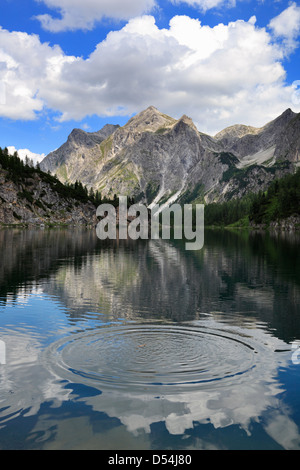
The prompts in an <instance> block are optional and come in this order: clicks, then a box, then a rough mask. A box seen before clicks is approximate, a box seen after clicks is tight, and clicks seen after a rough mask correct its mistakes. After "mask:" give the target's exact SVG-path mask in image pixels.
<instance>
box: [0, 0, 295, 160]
mask: <svg viewBox="0 0 300 470" xmlns="http://www.w3.org/2000/svg"><path fill="white" fill-rule="evenodd" d="M0 4H1V15H0V146H1V147H5V146H8V147H10V146H11V147H14V148H15V149H17V150H19V149H29V150H30V151H31V152H33V153H35V154H37V156H36V158H40V157H39V155H43V154H44V155H46V154H47V153H49V152H50V151H51V150H54V149H55V148H57V147H59V146H60V145H61V144H62V143H63V142H65V141H66V139H67V136H68V134H69V133H70V132H71V130H72V129H73V128H74V127H79V128H82V129H85V130H87V131H88V132H93V131H96V130H99V129H101V128H102V127H103V125H105V124H106V123H113V124H116V123H118V124H121V125H122V124H124V123H125V122H126V121H127V120H128V119H129V117H130V116H132V115H133V114H135V113H137V112H139V111H141V110H142V109H145V108H146V107H148V106H150V105H154V106H156V107H157V108H158V109H159V110H160V111H162V112H164V113H167V114H169V115H171V116H173V117H175V118H180V117H181V116H182V115H183V114H187V115H188V116H190V117H191V118H192V119H193V120H194V122H195V124H196V125H197V127H198V129H199V130H200V131H202V132H207V133H209V134H211V135H213V134H214V133H216V132H218V131H220V130H221V129H223V128H224V127H226V126H229V125H232V124H236V123H243V124H249V125H254V126H261V125H263V124H265V123H266V122H268V121H269V120H271V119H273V118H275V117H276V116H278V115H279V114H281V113H282V112H283V111H284V110H285V109H287V108H292V109H293V110H294V111H295V112H300V97H299V90H300V82H298V81H299V80H300V67H299V64H300V61H299V60H300V46H299V37H300V5H299V2H295V1H286V0H277V1H276V0H275V1H274V0H273V1H271V0H259V1H253V0H235V1H234V0H85V2H82V1H79V0H26V1H24V0H0Z"/></svg>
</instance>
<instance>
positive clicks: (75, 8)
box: [37, 0, 156, 32]
mask: <svg viewBox="0 0 300 470" xmlns="http://www.w3.org/2000/svg"><path fill="white" fill-rule="evenodd" d="M37 1H40V2H43V3H45V4H46V5H47V6H48V7H49V8H51V9H54V10H56V11H58V12H59V14H60V18H56V17H53V16H51V15H49V14H44V15H38V16H37V19H38V20H39V21H40V22H41V24H42V26H43V27H44V28H45V29H47V30H49V31H52V32H59V31H65V30H77V29H92V28H93V27H94V25H95V23H96V22H97V21H100V20H102V19H103V18H111V19H117V20H128V19H129V18H132V17H134V16H139V15H141V14H144V13H149V12H150V11H151V10H152V9H153V8H154V7H155V6H156V2H155V0H85V1H84V2H83V1H82V0H37Z"/></svg>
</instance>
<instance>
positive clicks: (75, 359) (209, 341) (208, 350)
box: [45, 323, 258, 393]
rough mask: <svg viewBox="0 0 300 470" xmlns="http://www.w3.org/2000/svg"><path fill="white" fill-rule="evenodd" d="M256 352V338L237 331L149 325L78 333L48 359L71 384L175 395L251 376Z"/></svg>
mask: <svg viewBox="0 0 300 470" xmlns="http://www.w3.org/2000/svg"><path fill="white" fill-rule="evenodd" d="M257 352H258V349H257V345H256V344H255V343H254V342H253V339H252V338H251V337H250V336H249V337H247V336H245V335H242V334H240V333H238V332H236V331H233V332H230V331H222V330H217V329H213V328H205V327H195V326H187V325H161V324H151V323H150V324H125V325H117V326H116V325H110V326H106V327H102V328H97V329H95V330H91V331H85V332H81V333H77V334H74V335H72V336H69V337H67V338H63V339H61V340H59V341H58V342H55V343H53V344H52V345H51V346H50V347H49V348H48V349H47V351H46V356H45V358H46V363H47V365H48V367H50V368H51V369H52V371H53V372H54V373H55V375H58V376H60V377H62V378H65V379H69V380H71V381H78V380H79V381H82V382H84V383H86V384H88V385H93V386H95V385H96V386H98V387H99V388H103V387H113V388H114V389H116V388H117V389H127V390H131V391H133V390H135V389H139V390H140V389H143V390H145V389H148V390H149V389H151V390H152V389H155V388H157V387H162V386H163V387H165V388H166V387H169V388H170V389H172V393H174V392H181V391H183V390H185V391H186V390H187V387H198V388H199V387H201V386H203V387H204V386H206V385H207V384H212V383H214V387H217V386H218V384H217V383H218V382H219V383H220V384H224V382H227V385H228V382H230V384H232V382H233V381H234V380H238V378H241V377H242V376H251V371H252V370H253V369H254V368H255V367H256V357H257V356H256V354H257Z"/></svg>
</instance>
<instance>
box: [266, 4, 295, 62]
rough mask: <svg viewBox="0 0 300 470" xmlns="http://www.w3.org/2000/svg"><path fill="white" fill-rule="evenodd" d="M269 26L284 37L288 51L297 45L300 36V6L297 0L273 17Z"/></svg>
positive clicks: (279, 36)
mask: <svg viewBox="0 0 300 470" xmlns="http://www.w3.org/2000/svg"><path fill="white" fill-rule="evenodd" d="M269 27H270V28H271V30H272V31H273V34H274V35H275V37H277V38H282V39H283V44H284V46H285V47H286V52H287V53H290V52H291V51H293V50H294V49H295V48H296V47H297V45H298V42H297V39H298V37H299V36H300V6H297V4H296V3H295V2H293V3H291V5H290V6H289V7H288V8H287V9H286V10H284V11H283V12H282V13H280V15H278V16H276V17H275V18H273V19H272V20H271V21H270V23H269Z"/></svg>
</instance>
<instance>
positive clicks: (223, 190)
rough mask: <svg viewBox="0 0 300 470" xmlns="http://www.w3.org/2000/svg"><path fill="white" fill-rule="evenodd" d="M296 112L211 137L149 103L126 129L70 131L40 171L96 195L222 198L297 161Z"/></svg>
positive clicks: (152, 199) (262, 183)
mask: <svg viewBox="0 0 300 470" xmlns="http://www.w3.org/2000/svg"><path fill="white" fill-rule="evenodd" d="M299 136H300V114H296V113H294V112H293V111H292V110H290V109H288V110H286V111H285V112H284V113H283V114H282V115H281V116H279V117H278V118H276V119H275V120H273V121H271V122H269V123H267V124H266V125H265V126H263V127H261V128H255V127H251V126H245V125H234V126H231V127H229V128H227V129H224V130H223V131H221V132H219V133H218V134H216V135H215V136H210V135H207V134H204V133H202V132H199V131H198V129H197V128H196V126H195V124H194V123H193V121H192V120H191V119H190V118H189V117H187V116H186V115H183V116H182V117H181V118H180V119H179V120H176V119H174V118H172V117H170V116H167V115H166V114H163V113H161V112H160V111H159V110H157V109H156V108H155V107H153V106H150V107H149V108H147V109H146V110H144V111H142V112H141V113H139V114H137V115H136V116H134V117H132V118H131V119H130V120H129V121H128V122H127V124H126V125H125V126H123V127H120V126H112V125H107V126H105V127H104V128H103V129H102V130H100V131H98V132H95V133H87V132H84V131H83V130H79V129H74V130H73V131H72V133H71V134H70V135H69V137H68V140H67V142H66V143H65V144H63V145H62V146H61V147H60V148H59V149H57V150H55V151H54V152H51V153H50V154H49V155H47V156H46V157H45V159H44V160H43V161H42V162H41V169H42V170H44V171H50V172H51V173H53V174H56V175H57V177H58V178H59V179H60V180H61V181H62V182H68V183H74V182H75V181H76V180H80V181H81V182H82V184H83V185H85V186H87V187H88V188H91V187H92V188H93V189H94V190H95V191H96V190H98V191H100V192H101V194H102V195H104V196H107V197H113V195H114V194H116V195H128V196H134V197H135V199H136V200H137V201H141V202H144V203H147V204H148V205H149V206H150V207H151V205H153V204H154V203H159V204H160V205H163V204H167V203H168V204H170V203H171V202H173V201H179V202H182V203H184V202H191V201H206V202H212V201H226V200H229V199H231V198H240V197H242V196H243V195H245V194H247V193H249V192H258V191H259V190H261V189H265V188H266V187H267V186H268V185H269V184H270V182H271V181H273V180H274V179H275V178H278V177H282V176H283V175H285V174H286V173H293V172H294V170H295V168H296V166H297V165H298V164H299V159H300V157H299V149H300V137H299Z"/></svg>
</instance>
